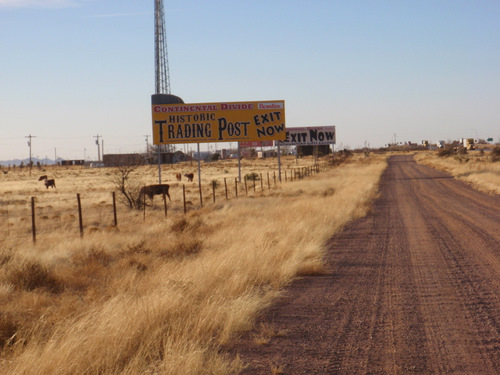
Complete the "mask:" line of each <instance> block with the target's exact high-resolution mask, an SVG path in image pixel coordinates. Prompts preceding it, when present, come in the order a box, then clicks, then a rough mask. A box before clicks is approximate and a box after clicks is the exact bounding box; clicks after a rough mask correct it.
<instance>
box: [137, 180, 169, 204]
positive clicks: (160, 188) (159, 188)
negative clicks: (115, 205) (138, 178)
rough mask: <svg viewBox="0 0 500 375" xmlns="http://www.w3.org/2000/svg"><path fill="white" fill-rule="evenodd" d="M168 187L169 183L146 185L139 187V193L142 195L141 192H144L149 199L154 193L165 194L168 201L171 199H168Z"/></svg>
mask: <svg viewBox="0 0 500 375" xmlns="http://www.w3.org/2000/svg"><path fill="white" fill-rule="evenodd" d="M169 188H170V185H168V184H159V185H147V186H144V187H143V188H141V191H140V192H139V194H140V195H141V196H142V195H143V194H146V195H147V196H148V198H149V199H153V197H154V196H155V195H163V193H165V195H166V196H167V197H168V200H169V201H172V200H171V199H170V194H169V193H168V189H169Z"/></svg>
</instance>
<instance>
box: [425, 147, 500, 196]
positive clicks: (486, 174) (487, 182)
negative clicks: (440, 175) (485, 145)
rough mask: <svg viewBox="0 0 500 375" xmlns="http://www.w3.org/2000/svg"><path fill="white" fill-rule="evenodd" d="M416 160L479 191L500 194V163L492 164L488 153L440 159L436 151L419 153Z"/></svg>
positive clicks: (474, 152) (476, 152) (477, 152)
mask: <svg viewBox="0 0 500 375" xmlns="http://www.w3.org/2000/svg"><path fill="white" fill-rule="evenodd" d="M415 160H417V161H418V162H419V163H421V164H425V165H428V166H430V167H433V168H436V169H440V170H443V171H445V172H447V173H449V174H451V175H452V176H454V177H455V178H458V179H460V180H464V181H466V182H467V183H469V184H471V185H472V186H474V187H475V188H476V189H478V190H481V191H484V192H487V193H495V194H500V162H498V161H497V162H492V161H491V156H490V155H489V154H488V153H487V152H485V153H483V154H482V153H481V152H480V151H468V153H467V154H466V155H463V156H455V157H454V156H449V157H439V156H438V154H437V152H436V151H434V152H419V153H417V154H416V155H415Z"/></svg>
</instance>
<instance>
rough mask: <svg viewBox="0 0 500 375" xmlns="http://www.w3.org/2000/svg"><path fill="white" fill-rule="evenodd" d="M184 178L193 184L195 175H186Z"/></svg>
mask: <svg viewBox="0 0 500 375" xmlns="http://www.w3.org/2000/svg"><path fill="white" fill-rule="evenodd" d="M184 177H186V178H187V179H188V181H189V182H193V178H194V174H192V173H186V174H185V175H184Z"/></svg>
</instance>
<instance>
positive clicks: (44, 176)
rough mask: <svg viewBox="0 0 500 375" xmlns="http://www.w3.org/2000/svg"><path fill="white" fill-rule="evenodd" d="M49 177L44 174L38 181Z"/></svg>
mask: <svg viewBox="0 0 500 375" xmlns="http://www.w3.org/2000/svg"><path fill="white" fill-rule="evenodd" d="M46 179H47V175H43V176H40V178H39V179H38V181H42V180H46Z"/></svg>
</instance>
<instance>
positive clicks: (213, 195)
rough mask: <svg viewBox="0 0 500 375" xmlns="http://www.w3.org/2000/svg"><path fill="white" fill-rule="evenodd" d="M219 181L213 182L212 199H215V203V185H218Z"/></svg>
mask: <svg viewBox="0 0 500 375" xmlns="http://www.w3.org/2000/svg"><path fill="white" fill-rule="evenodd" d="M216 182H217V181H215V180H212V197H213V201H214V203H215V184H216Z"/></svg>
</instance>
